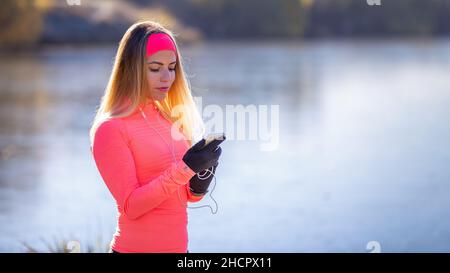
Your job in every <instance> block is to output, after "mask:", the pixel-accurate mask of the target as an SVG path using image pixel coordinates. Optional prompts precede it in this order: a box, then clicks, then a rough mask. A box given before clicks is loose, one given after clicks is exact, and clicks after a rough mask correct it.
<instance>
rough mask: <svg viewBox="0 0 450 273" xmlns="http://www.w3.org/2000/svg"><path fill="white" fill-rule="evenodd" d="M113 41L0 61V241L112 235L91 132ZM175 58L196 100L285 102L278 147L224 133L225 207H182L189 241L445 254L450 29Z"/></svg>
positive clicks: (0, 244)
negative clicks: (428, 35) (427, 36)
mask: <svg viewBox="0 0 450 273" xmlns="http://www.w3.org/2000/svg"><path fill="white" fill-rule="evenodd" d="M114 50H115V49H114V48H113V47H94V48H93V47H86V48H76V49H75V48H70V47H67V48H61V47H59V48H47V49H44V50H39V51H36V52H31V53H17V54H14V55H2V56H1V57H0V105H1V107H0V149H1V150H0V151H1V161H0V223H1V226H0V251H2V252H6V251H14V252H16V251H24V250H25V248H24V246H23V245H22V244H21V242H26V243H28V244H30V245H32V246H36V247H37V248H39V247H41V248H43V249H45V246H44V245H43V243H42V242H43V241H47V242H49V241H50V242H51V241H52V240H58V239H62V238H64V239H67V240H73V239H78V240H80V241H81V245H82V247H86V245H88V244H91V243H90V242H93V241H95V240H96V239H97V237H98V236H99V235H101V240H103V242H104V244H107V243H108V242H109V240H110V237H111V235H112V232H113V230H114V224H115V208H114V203H113V199H112V198H111V196H110V194H109V192H108V191H107V189H106V187H105V186H104V184H103V182H102V180H101V177H100V175H99V174H98V171H97V169H96V167H95V163H94V161H93V159H92V156H91V154H90V151H89V141H88V129H89V126H90V123H91V121H92V118H93V115H94V110H95V108H96V106H97V104H98V101H99V99H100V97H101V95H102V92H103V89H104V87H105V85H106V82H107V80H108V77H109V73H110V70H111V65H112V62H113V57H114V53H115V52H114ZM182 54H183V55H184V58H185V61H186V66H187V70H188V72H189V74H190V77H191V83H192V87H193V92H194V95H196V96H202V97H203V105H208V104H218V105H221V106H225V105H226V104H231V105H237V104H243V105H249V104H254V105H272V104H277V105H280V144H279V147H278V149H277V150H275V151H271V152H263V151H261V150H260V144H261V142H258V141H233V140H229V141H226V142H225V143H224V144H223V145H222V147H223V156H222V160H221V164H220V168H219V170H218V171H217V177H218V180H217V182H218V183H217V187H216V188H215V190H214V192H213V195H214V197H215V199H216V200H217V201H218V203H219V212H218V214H216V215H211V214H210V212H209V210H208V209H200V210H190V211H189V235H190V237H189V250H190V251H191V252H316V251H317V252H349V251H352V252H367V251H368V250H367V249H366V245H367V243H368V242H370V241H378V242H379V243H380V245H381V251H383V252H396V251H411V252H415V251H449V250H450V246H449V244H450V229H449V227H450V221H449V220H448V218H447V217H445V216H446V215H447V214H448V213H449V212H450V199H449V198H448V197H449V195H450V185H449V183H448V182H449V178H450V170H449V169H448V167H447V166H448V164H449V162H450V149H449V148H450V143H449V141H448V140H449V139H450V124H449V122H448V117H449V116H450V107H449V106H450V80H449V79H448V75H449V72H450V41H449V40H425V41H423V40H408V41H395V40H391V41H345V42H343V41H317V42H305V43H294V42H291V43H270V42H267V43H251V42H246V43H237V42H236V43H233V42H227V43H224V42H214V43H205V44H202V45H197V46H185V47H182ZM201 203H202V204H206V203H212V201H211V200H210V199H209V198H207V199H205V200H204V201H202V202H201ZM196 205H197V204H196ZM55 238H56V239H55Z"/></svg>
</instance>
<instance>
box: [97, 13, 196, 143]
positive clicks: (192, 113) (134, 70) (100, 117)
mask: <svg viewBox="0 0 450 273" xmlns="http://www.w3.org/2000/svg"><path fill="white" fill-rule="evenodd" d="M158 32H163V33H166V34H168V35H169V36H170V38H172V40H173V42H174V43H175V46H176V49H177V52H176V55H177V56H176V57H177V60H176V68H175V80H174V82H173V84H172V86H171V87H170V91H169V93H168V95H167V96H166V98H165V99H164V100H162V101H154V102H155V105H156V106H157V107H158V109H159V110H160V111H161V113H162V114H163V116H165V117H166V118H167V119H169V120H171V121H172V122H176V123H177V124H178V125H180V131H181V132H182V133H183V135H184V136H185V137H186V139H187V140H188V142H189V143H190V144H191V145H192V140H193V139H194V137H195V136H194V135H195V132H194V131H195V130H197V129H198V130H200V131H202V132H203V131H204V124H203V121H202V118H201V116H200V114H199V112H198V110H197V108H196V106H195V102H194V100H193V97H192V95H191V89H190V85H189V82H188V80H187V78H186V75H185V72H184V69H183V66H182V59H181V54H180V51H179V48H178V45H177V44H176V41H175V38H174V34H173V33H172V32H171V31H169V30H167V29H166V28H165V27H163V26H162V25H160V24H159V23H156V22H153V21H142V22H138V23H135V24H133V25H132V26H131V27H130V28H129V29H128V30H127V31H126V32H125V34H124V36H123V37H122V40H121V41H120V44H119V48H118V50H117V54H116V57H115V61H114V66H113V69H112V72H111V76H110V78H109V82H108V85H107V87H106V90H105V93H104V95H103V97H102V99H101V103H100V106H99V108H98V110H97V113H96V115H95V118H94V120H93V122H92V127H91V129H90V141H91V145H92V144H93V141H94V136H95V132H96V130H97V128H98V127H99V125H100V124H101V123H102V122H103V121H104V120H106V119H110V118H119V117H126V116H128V115H130V114H132V113H133V112H134V111H136V110H137V107H138V106H139V105H140V104H141V103H144V102H145V101H146V100H147V99H148V97H149V94H148V82H147V76H146V75H147V74H146V69H147V68H146V59H145V58H146V50H145V49H146V44H147V38H148V36H149V35H151V34H152V33H158ZM175 107H177V108H178V109H176V110H179V109H180V107H181V108H182V111H173V110H175ZM174 112H176V113H177V114H178V115H177V116H173V114H174ZM196 126H197V127H196Z"/></svg>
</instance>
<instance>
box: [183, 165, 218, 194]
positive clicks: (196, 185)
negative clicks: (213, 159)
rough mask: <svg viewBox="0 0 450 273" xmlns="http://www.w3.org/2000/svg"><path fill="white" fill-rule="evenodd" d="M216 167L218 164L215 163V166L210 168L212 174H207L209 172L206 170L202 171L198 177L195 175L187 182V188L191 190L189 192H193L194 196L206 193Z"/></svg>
mask: <svg viewBox="0 0 450 273" xmlns="http://www.w3.org/2000/svg"><path fill="white" fill-rule="evenodd" d="M218 165H219V162H217V165H216V166H213V167H212V174H211V173H210V172H209V171H211V170H208V171H206V172H203V171H202V172H201V173H200V177H198V175H197V174H195V175H194V176H193V177H192V178H191V179H190V180H189V186H190V188H191V192H193V193H194V194H198V195H200V194H205V193H207V192H208V187H209V184H211V181H212V180H213V179H214V174H215V173H216V169H217V166H218ZM201 177H205V179H202V178H201ZM206 177H207V178H206Z"/></svg>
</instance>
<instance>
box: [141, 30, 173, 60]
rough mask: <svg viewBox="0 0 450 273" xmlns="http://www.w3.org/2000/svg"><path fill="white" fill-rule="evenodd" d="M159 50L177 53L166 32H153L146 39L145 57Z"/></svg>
mask: <svg viewBox="0 0 450 273" xmlns="http://www.w3.org/2000/svg"><path fill="white" fill-rule="evenodd" d="M160 50H172V51H173V52H175V55H176V54H177V48H176V46H175V43H174V42H173V41H172V39H171V38H170V36H169V35H167V34H166V33H153V34H150V35H149V36H148V39H147V57H148V56H150V55H152V54H154V53H156V52H157V51H160Z"/></svg>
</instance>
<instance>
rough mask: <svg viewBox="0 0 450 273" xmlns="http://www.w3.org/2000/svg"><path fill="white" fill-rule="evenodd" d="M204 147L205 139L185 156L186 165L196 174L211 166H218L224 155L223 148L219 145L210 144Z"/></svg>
mask: <svg viewBox="0 0 450 273" xmlns="http://www.w3.org/2000/svg"><path fill="white" fill-rule="evenodd" d="M204 145H205V139H202V140H200V141H199V142H197V143H196V144H195V145H194V146H192V147H191V148H190V149H189V150H187V152H186V154H184V156H183V161H184V163H186V165H188V167H189V168H191V170H193V171H194V172H196V173H198V172H201V171H203V170H205V169H208V168H209V167H211V166H216V165H217V164H218V160H219V157H220V154H221V153H222V148H220V146H218V145H219V143H217V144H216V143H210V144H209V145H208V146H206V147H205V148H202V147H203V146H204Z"/></svg>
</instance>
